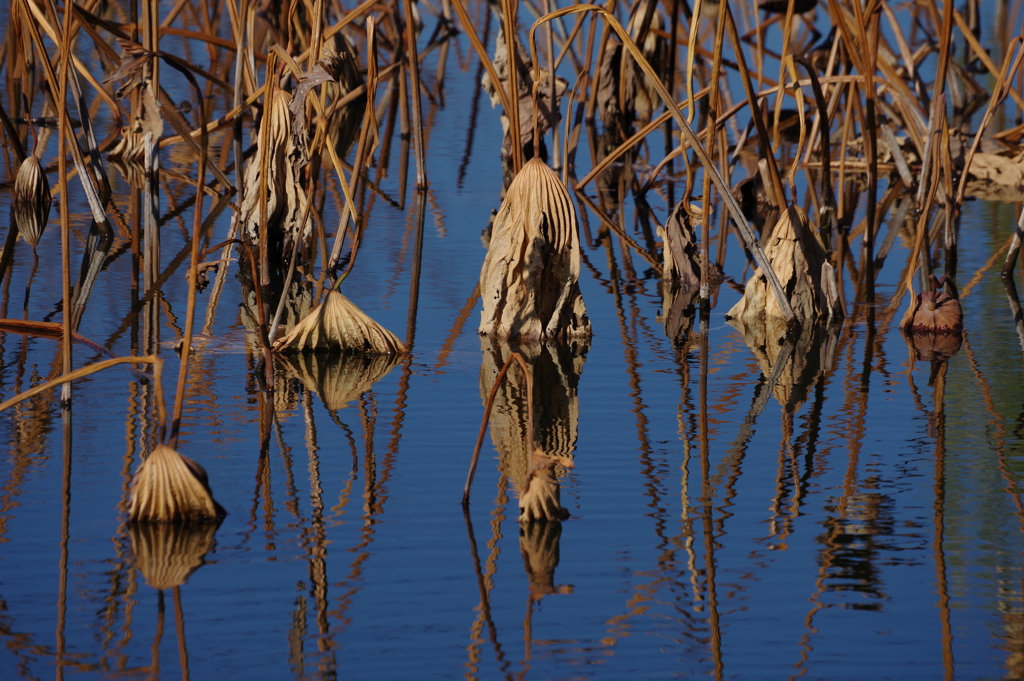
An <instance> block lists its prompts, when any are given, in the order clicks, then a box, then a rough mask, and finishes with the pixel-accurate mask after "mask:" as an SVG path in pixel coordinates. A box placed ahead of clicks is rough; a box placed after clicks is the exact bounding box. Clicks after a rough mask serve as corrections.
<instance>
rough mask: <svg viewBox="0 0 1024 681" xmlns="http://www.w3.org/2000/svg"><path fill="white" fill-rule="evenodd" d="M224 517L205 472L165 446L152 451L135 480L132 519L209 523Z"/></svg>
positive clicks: (130, 508)
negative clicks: (201, 521) (200, 521)
mask: <svg viewBox="0 0 1024 681" xmlns="http://www.w3.org/2000/svg"><path fill="white" fill-rule="evenodd" d="M223 514H224V509H222V508H221V507H220V505H219V504H218V503H217V502H216V501H214V500H213V494H212V493H211V492H210V485H209V483H208V482H207V476H206V470H205V469H203V467H202V466H200V465H199V464H198V463H196V462H195V461H193V460H192V459H190V458H188V457H187V456H182V455H181V454H179V453H178V452H177V451H175V450H173V449H171V448H170V447H168V446H166V445H159V446H158V447H157V448H156V449H154V450H153V452H152V453H151V454H150V455H149V456H148V457H147V458H146V460H145V461H143V462H142V465H141V466H139V470H138V471H136V473H135V479H134V480H132V493H131V503H130V504H129V507H128V519H129V520H138V521H143V522H146V521H150V522H153V521H156V522H173V521H180V520H210V519H214V518H217V517H219V516H222V515H223Z"/></svg>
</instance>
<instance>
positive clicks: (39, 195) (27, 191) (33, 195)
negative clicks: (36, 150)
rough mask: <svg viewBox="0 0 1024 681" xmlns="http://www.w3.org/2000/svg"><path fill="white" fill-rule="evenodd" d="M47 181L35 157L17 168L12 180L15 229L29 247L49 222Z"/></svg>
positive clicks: (35, 244) (35, 243)
mask: <svg viewBox="0 0 1024 681" xmlns="http://www.w3.org/2000/svg"><path fill="white" fill-rule="evenodd" d="M50 201H51V199H50V182H49V181H48V180H47V179H46V173H45V172H43V167H42V165H40V163H39V159H38V158H36V157H35V156H29V157H28V158H26V159H25V160H24V161H22V163H21V166H20V167H19V168H18V176H17V178H15V180H14V196H13V197H12V200H11V210H12V212H13V214H14V222H15V224H16V225H17V226H18V235H19V236H20V237H21V238H22V239H24V240H25V242H26V243H28V244H30V245H31V246H32V248H35V247H36V246H38V245H39V240H40V239H41V238H42V236H43V230H44V229H46V223H47V221H48V220H49V219H50Z"/></svg>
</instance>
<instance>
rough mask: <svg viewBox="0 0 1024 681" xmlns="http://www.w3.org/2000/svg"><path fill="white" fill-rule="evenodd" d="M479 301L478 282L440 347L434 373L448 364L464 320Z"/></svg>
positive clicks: (464, 322) (460, 333)
mask: <svg viewBox="0 0 1024 681" xmlns="http://www.w3.org/2000/svg"><path fill="white" fill-rule="evenodd" d="M479 299H480V282H479V281H478V282H477V283H476V286H474V287H473V292H472V293H471V294H469V298H467V299H466V304H465V305H463V306H462V309H461V310H459V316H458V317H456V318H455V324H453V325H452V330H451V332H450V333H449V334H448V337H447V338H445V340H444V343H443V344H442V345H441V352H439V353H437V362H436V363H435V364H434V370H435V371H437V370H438V369H441V368H442V367H444V366H446V365H447V364H448V356H449V355H450V354H452V349H453V347H454V345H455V340H456V339H457V338H458V337H459V336H461V335H462V328H463V327H464V326H465V325H466V320H467V319H469V315H470V314H472V312H473V311H474V310H475V309H476V304H477V301H478V300H479Z"/></svg>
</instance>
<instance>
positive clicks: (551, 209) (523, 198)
mask: <svg viewBox="0 0 1024 681" xmlns="http://www.w3.org/2000/svg"><path fill="white" fill-rule="evenodd" d="M579 273H580V246H579V229H578V226H577V222H576V209H575V207H574V206H573V204H572V200H571V199H570V198H569V192H568V191H567V190H566V188H565V186H564V185H563V184H562V183H561V181H559V179H558V176H557V175H555V173H554V171H552V170H551V168H549V167H548V166H547V164H545V163H544V162H543V161H541V160H540V159H536V158H535V159H532V160H531V161H529V162H528V163H527V164H526V165H525V166H523V169H522V170H521V171H520V172H519V174H518V175H516V177H515V179H514V180H513V181H512V184H511V185H509V188H508V192H507V193H506V195H505V200H504V201H503V202H502V204H501V208H500V209H499V210H498V215H497V217H496V218H495V220H494V227H493V230H492V234H491V241H490V246H489V247H488V249H487V257H486V258H484V265H483V269H482V270H481V271H480V293H481V297H482V298H483V302H484V311H483V315H482V317H481V321H480V333H481V335H487V336H491V337H495V338H508V339H510V340H513V339H517V340H523V341H535V340H549V339H551V340H553V339H558V338H561V339H567V338H568V339H579V338H587V337H589V336H590V319H589V318H588V317H587V310H586V307H585V306H584V304H583V296H582V295H581V294H580V287H579Z"/></svg>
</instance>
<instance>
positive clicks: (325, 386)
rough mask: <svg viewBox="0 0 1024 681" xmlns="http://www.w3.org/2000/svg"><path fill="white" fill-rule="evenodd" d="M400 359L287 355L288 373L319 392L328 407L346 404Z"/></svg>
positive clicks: (336, 355) (335, 354)
mask: <svg viewBox="0 0 1024 681" xmlns="http://www.w3.org/2000/svg"><path fill="white" fill-rule="evenodd" d="M400 361H401V358H400V357H399V356H397V355H367V354H363V353H341V352H296V353H292V354H289V355H288V356H287V357H286V358H285V362H284V365H285V367H287V369H288V371H289V373H290V374H291V375H293V376H295V377H296V378H298V379H299V380H300V381H302V384H303V385H305V386H306V388H307V389H308V390H310V391H312V392H315V393H316V394H317V395H319V396H320V399H321V400H322V401H323V403H324V406H325V407H327V410H328V411H337V410H339V409H343V408H345V406H346V405H347V404H349V403H350V402H354V401H355V400H357V399H359V396H360V395H362V394H363V393H364V392H366V391H367V390H369V389H370V388H372V387H373V384H374V383H376V382H377V381H379V380H380V379H382V378H384V376H386V375H387V374H388V372H389V371H391V369H393V368H394V367H395V365H396V364H398V363H399V362H400Z"/></svg>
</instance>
